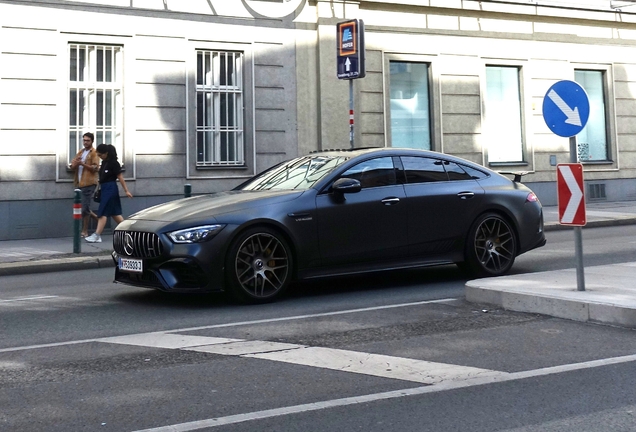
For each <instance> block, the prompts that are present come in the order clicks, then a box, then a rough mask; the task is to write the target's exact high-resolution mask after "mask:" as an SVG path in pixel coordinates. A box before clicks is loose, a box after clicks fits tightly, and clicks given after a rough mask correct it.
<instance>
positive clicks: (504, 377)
mask: <svg viewBox="0 0 636 432" xmlns="http://www.w3.org/2000/svg"><path fill="white" fill-rule="evenodd" d="M633 361H636V355H629V356H623V357H614V358H609V359H603V360H593V361H589V362H583V363H574V364H569V365H562V366H555V367H549V368H543V369H536V370H532V371H524V372H514V373H508V374H506V373H503V372H502V373H501V374H498V375H492V376H487V377H476V378H471V379H467V380H464V381H445V382H442V383H439V384H434V385H430V386H424V387H415V388H407V389H403V390H394V391H389V392H383V393H375V394H369V395H362V396H354V397H348V398H342V399H332V400H327V401H320V402H314V403H308V404H303V405H292V406H288V407H283V408H275V409H269V410H263V411H254V412H250V413H245V414H236V415H231V416H226V417H216V418H209V419H205V420H197V421H192V422H187V423H178V424H174V425H169V426H161V427H157V428H151V429H143V430H139V431H136V432H186V431H193V430H199V429H205V428H213V427H218V426H225V425H229V424H237V423H243V422H248V421H254V420H262V419H267V418H273V417H281V416H285V415H291V414H300V413H305V412H311V411H320V410H325V409H329V408H337V407H343V406H350V405H358V404H363V403H371V402H376V401H381V400H387V399H398V398H403V397H408V396H418V395H422V394H427V393H437V392H441V391H447V390H454V389H460V388H466V387H473V386H479V385H487V384H494V383H499V382H506V381H514V380H520V379H526V378H536V377H541V376H546V375H553V374H557V373H563V372H571V371H575V370H580V369H589V368H593V367H600V366H608V365H612V364H619V363H628V362H633Z"/></svg>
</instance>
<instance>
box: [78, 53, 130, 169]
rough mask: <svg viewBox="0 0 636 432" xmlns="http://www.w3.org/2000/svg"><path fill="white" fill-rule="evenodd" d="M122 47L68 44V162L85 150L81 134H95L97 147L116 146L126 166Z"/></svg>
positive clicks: (120, 158)
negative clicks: (80, 150) (104, 145)
mask: <svg viewBox="0 0 636 432" xmlns="http://www.w3.org/2000/svg"><path fill="white" fill-rule="evenodd" d="M122 51H123V48H122V47H121V46H107V45H84V44H70V45H69V81H68V94H69V123H68V124H69V127H68V140H69V141H68V143H69V144H68V146H69V147H68V148H69V152H68V161H67V162H68V163H70V161H71V159H72V158H73V157H74V156H75V154H76V153H77V152H78V151H79V149H80V148H81V147H82V135H83V134H84V133H86V132H93V133H94V134H95V143H94V145H95V146H98V145H99V144H113V145H114V146H115V147H116V148H117V155H118V157H119V160H120V162H121V163H123V156H124V152H123V138H122V120H121V119H122V114H123V111H122V108H123V103H122V100H123V99H122V98H123V85H122V63H123V62H122Z"/></svg>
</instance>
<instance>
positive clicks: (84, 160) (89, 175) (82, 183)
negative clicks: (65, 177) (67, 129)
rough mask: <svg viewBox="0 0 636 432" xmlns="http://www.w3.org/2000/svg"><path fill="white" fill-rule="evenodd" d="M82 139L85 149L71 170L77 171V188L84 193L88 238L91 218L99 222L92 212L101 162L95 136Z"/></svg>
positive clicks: (83, 235) (91, 135) (83, 214)
mask: <svg viewBox="0 0 636 432" xmlns="http://www.w3.org/2000/svg"><path fill="white" fill-rule="evenodd" d="M82 138H83V142H84V148H83V149H82V150H80V151H78V152H77V154H76V155H75V157H74V158H73V160H72V161H71V169H72V170H74V171H75V179H74V184H75V187H76V188H79V189H80V190H81V191H82V218H83V220H84V223H83V226H82V237H87V236H88V221H89V218H91V217H92V218H94V219H95V220H97V215H96V214H95V213H93V211H92V210H91V201H92V200H93V194H94V193H95V188H96V187H97V173H98V171H99V162H100V161H99V157H97V152H96V151H95V147H93V141H94V140H95V136H94V135H93V134H92V133H90V132H87V133H85V134H84V136H83V137H82Z"/></svg>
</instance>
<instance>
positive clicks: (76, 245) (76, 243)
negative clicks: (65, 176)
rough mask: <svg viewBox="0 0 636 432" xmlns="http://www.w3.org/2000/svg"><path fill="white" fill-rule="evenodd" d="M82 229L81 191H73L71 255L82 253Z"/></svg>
mask: <svg viewBox="0 0 636 432" xmlns="http://www.w3.org/2000/svg"><path fill="white" fill-rule="evenodd" d="M81 229H82V191H81V190H79V189H75V199H74V200H73V253H80V252H82V243H81V242H80V230H81Z"/></svg>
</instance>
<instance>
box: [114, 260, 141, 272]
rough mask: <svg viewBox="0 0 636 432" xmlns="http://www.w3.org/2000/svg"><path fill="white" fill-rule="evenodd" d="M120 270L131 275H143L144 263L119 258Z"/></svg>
mask: <svg viewBox="0 0 636 432" xmlns="http://www.w3.org/2000/svg"><path fill="white" fill-rule="evenodd" d="M119 270H121V271H125V272H131V273H143V271H144V266H143V261H142V260H140V259H132V258H119Z"/></svg>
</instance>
